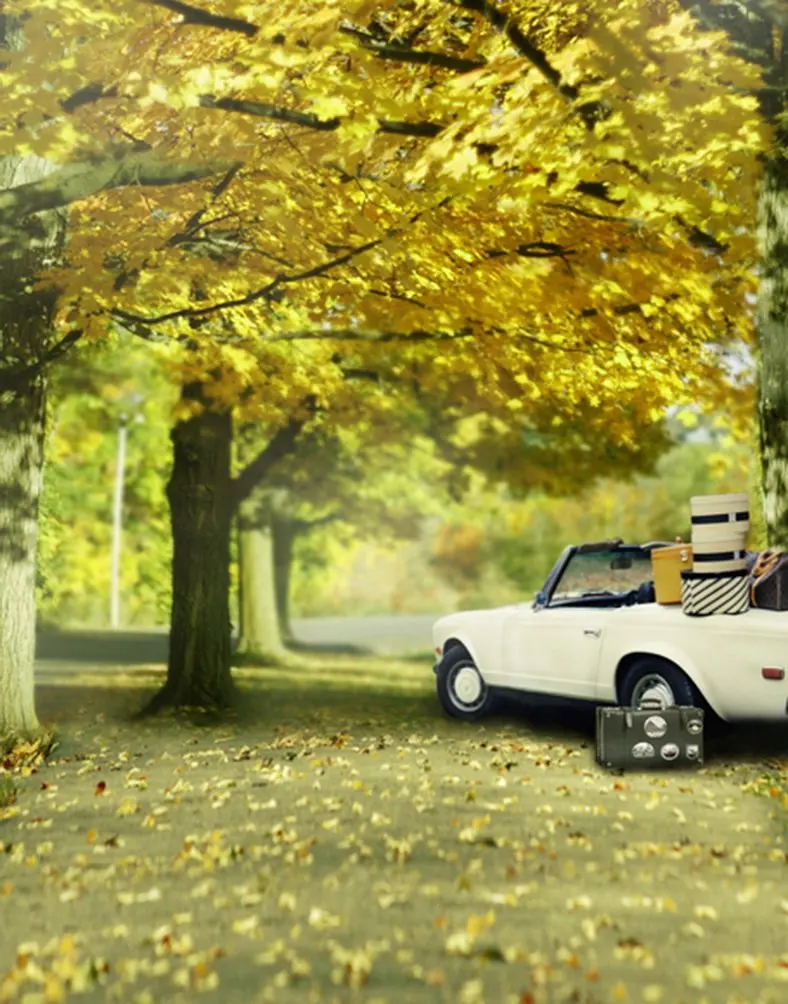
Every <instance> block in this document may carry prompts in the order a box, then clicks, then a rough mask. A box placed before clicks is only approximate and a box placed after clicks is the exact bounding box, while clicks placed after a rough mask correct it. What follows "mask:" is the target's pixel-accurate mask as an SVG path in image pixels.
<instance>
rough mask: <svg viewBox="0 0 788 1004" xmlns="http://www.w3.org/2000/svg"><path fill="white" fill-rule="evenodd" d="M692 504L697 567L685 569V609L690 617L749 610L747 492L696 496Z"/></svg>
mask: <svg viewBox="0 0 788 1004" xmlns="http://www.w3.org/2000/svg"><path fill="white" fill-rule="evenodd" d="M690 508H691V514H692V568H691V569H683V570H682V571H681V608H682V610H683V611H684V613H685V614H688V615H689V616H690V617H708V616H711V615H712V614H743V613H746V612H747V610H749V608H750V583H749V574H748V570H747V534H748V533H749V530H750V511H749V504H748V499H747V495H746V493H744V492H741V493H735V494H730V495H695V496H693V497H692V498H691V499H690Z"/></svg>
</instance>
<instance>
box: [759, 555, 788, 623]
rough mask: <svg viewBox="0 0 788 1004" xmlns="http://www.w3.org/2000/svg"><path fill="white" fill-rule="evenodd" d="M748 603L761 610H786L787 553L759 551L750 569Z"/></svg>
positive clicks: (787, 595)
mask: <svg viewBox="0 0 788 1004" xmlns="http://www.w3.org/2000/svg"><path fill="white" fill-rule="evenodd" d="M750 605H751V606H753V607H759V608H760V609H761V610H788V554H786V553H785V552H783V551H778V550H777V549H776V548H769V549H768V550H767V551H761V553H760V554H759V555H758V557H757V558H756V559H755V564H754V565H753V566H752V570H751V571H750Z"/></svg>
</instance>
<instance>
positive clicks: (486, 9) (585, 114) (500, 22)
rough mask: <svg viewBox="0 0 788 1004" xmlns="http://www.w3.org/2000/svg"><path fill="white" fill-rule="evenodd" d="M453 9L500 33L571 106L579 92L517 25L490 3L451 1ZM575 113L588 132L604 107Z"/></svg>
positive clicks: (486, 0)
mask: <svg viewBox="0 0 788 1004" xmlns="http://www.w3.org/2000/svg"><path fill="white" fill-rule="evenodd" d="M455 2H456V5H457V6H458V7H461V8H462V9H463V10H469V11H473V12H474V13H476V14H479V15H481V17H483V18H484V20H485V21H487V23H488V24H490V25H491V26H492V27H493V28H495V29H496V31H500V32H501V33H502V34H503V35H505V36H506V38H507V39H508V40H509V42H510V43H511V45H512V47H513V48H514V50H515V51H516V52H518V53H519V54H520V55H521V56H522V57H523V58H524V59H527V60H528V62H529V63H530V64H531V65H532V66H533V67H534V68H535V69H537V70H538V71H539V73H541V74H542V76H543V77H544V78H545V80H547V81H548V82H549V83H550V84H551V85H552V86H553V87H554V88H555V89H556V91H557V92H558V93H559V94H560V95H561V97H562V98H565V99H566V100H567V101H570V102H573V103H574V102H575V101H577V99H578V97H579V96H580V90H579V88H577V87H575V86H574V84H567V83H566V82H565V81H564V79H563V77H562V76H561V74H560V73H559V71H558V70H557V69H556V68H555V67H554V66H553V64H552V63H551V62H550V60H549V59H548V58H547V56H546V54H545V53H544V52H543V51H542V50H541V49H540V48H539V47H538V46H537V45H534V43H533V42H532V41H531V39H530V38H528V36H527V35H526V34H525V32H523V31H522V29H521V28H520V27H519V25H518V24H517V23H516V22H515V21H513V20H512V19H511V18H510V17H509V16H508V15H507V14H505V13H504V12H503V11H502V10H501V9H500V8H499V7H496V6H495V5H494V2H493V0H455ZM575 111H576V112H577V113H578V115H579V116H580V117H581V118H582V119H583V122H584V123H585V124H586V126H587V127H588V128H589V129H592V128H593V127H594V124H595V123H596V122H598V121H600V120H601V119H603V118H606V117H607V115H608V109H607V107H606V106H605V105H604V104H603V103H602V102H600V101H589V102H587V103H586V104H583V105H576V106H575Z"/></svg>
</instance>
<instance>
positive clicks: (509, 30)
mask: <svg viewBox="0 0 788 1004" xmlns="http://www.w3.org/2000/svg"><path fill="white" fill-rule="evenodd" d="M6 7H7V10H8V13H9V14H10V15H13V16H17V17H19V18H20V21H21V24H22V32H23V34H24V45H23V46H20V48H19V51H15V52H11V53H9V54H7V56H5V57H4V59H5V60H6V62H7V66H6V67H5V69H4V95H3V106H2V108H1V109H0V155H8V154H16V155H23V156H25V155H36V156H42V157H46V158H49V159H51V160H53V161H56V162H57V163H59V164H61V165H63V166H62V169H61V170H60V171H59V172H55V174H54V175H53V176H51V177H50V178H48V179H47V180H46V183H41V184H39V185H37V186H28V189H27V190H25V191H22V190H16V191H14V190H12V191H11V192H9V193H2V194H0V240H1V241H2V242H3V246H5V247H8V246H12V245H13V238H12V237H10V238H9V236H8V235H9V233H11V234H12V233H13V230H14V227H15V226H18V223H19V220H20V218H21V217H22V216H24V215H25V214H26V213H30V212H35V211H36V209H40V208H42V207H44V206H53V205H60V206H69V207H70V225H71V230H70V241H69V247H68V257H67V260H66V262H65V263H64V265H63V267H61V268H59V269H57V270H55V271H53V272H52V273H51V274H49V275H48V276H47V277H46V279H47V281H53V280H54V281H56V282H57V283H58V284H59V285H60V286H61V288H62V290H63V297H62V311H61V323H62V324H63V325H64V326H66V327H68V326H72V327H73V326H75V325H76V326H82V327H85V328H87V329H88V330H94V331H100V330H104V329H105V328H106V325H107V322H108V321H109V320H110V319H112V318H114V319H115V320H116V321H118V322H120V323H122V324H124V325H125V326H126V327H128V328H129V329H130V330H133V331H135V332H136V333H138V334H143V335H145V336H148V337H149V336H150V335H151V332H156V333H157V335H158V336H159V337H167V338H170V339H175V340H176V341H178V342H179V343H180V344H187V345H188V347H189V350H190V351H189V352H188V353H187V354H186V356H185V357H184V359H183V361H182V366H183V367H184V373H185V375H187V376H198V377H200V378H205V379H209V380H210V379H214V378H212V377H211V374H217V376H216V377H215V379H214V383H215V386H214V388H213V391H214V394H215V396H217V397H218V398H219V399H220V400H222V401H225V402H227V403H236V402H238V401H239V400H240V401H242V402H243V407H244V409H245V410H246V411H247V413H248V414H249V415H250V416H252V417H256V418H259V419H261V420H269V421H272V422H279V421H281V420H282V419H283V417H284V416H286V415H287V414H289V413H290V412H291V411H292V409H293V407H294V405H295V404H296V403H297V402H299V401H301V400H303V398H304V396H305V394H306V393H309V392H310V391H314V390H315V389H317V392H318V394H319V396H320V398H321V399H322V400H323V401H330V402H331V404H332V407H333V408H336V409H338V410H339V411H342V410H343V409H344V410H345V411H347V410H348V409H350V410H351V411H352V408H353V400H354V395H355V394H356V393H357V391H356V387H355V385H353V384H351V383H350V382H349V381H348V380H347V379H346V376H345V371H346V370H347V368H348V366H352V367H354V368H355V369H356V370H359V369H364V368H366V369H369V368H374V369H375V370H376V372H378V373H380V372H382V373H383V375H384V378H385V379H387V380H390V381H396V380H401V379H403V378H404V377H406V376H407V377H408V378H409V379H410V378H411V377H412V376H413V375H414V373H415V374H417V375H418V379H419V381H420V383H421V386H423V387H427V388H441V389H445V388H447V387H449V388H451V391H452V395H453V397H454V399H455V400H463V401H466V402H468V404H469V405H470V406H471V408H473V407H474V406H475V407H483V408H485V409H486V410H491V411H498V412H499V413H500V414H502V415H510V414H511V413H512V412H515V413H517V412H523V413H527V414H532V413H535V414H541V415H542V416H543V418H545V420H546V416H547V415H550V414H555V417H556V421H558V422H561V421H563V418H562V415H564V416H565V415H567V414H572V413H583V414H584V415H586V416H588V420H589V421H590V422H591V423H592V424H593V422H595V421H596V422H598V423H599V426H600V429H602V428H604V429H606V430H610V429H613V434H614V435H619V437H620V438H621V440H622V441H625V440H627V439H628V438H629V437H630V436H631V433H632V429H633V426H634V424H636V423H637V422H642V423H649V422H652V421H655V420H656V419H657V418H658V417H659V416H661V414H662V410H663V408H664V406H665V404H666V403H671V402H674V401H678V400H691V399H699V398H704V399H706V400H710V399H713V398H714V397H715V395H718V396H719V395H720V394H724V395H728V394H729V391H728V389H727V384H726V382H725V381H724V380H723V379H722V377H721V376H720V368H719V365H718V361H717V357H716V356H715V355H714V353H712V352H710V351H709V348H708V346H709V343H716V344H719V343H722V344H729V343H732V342H733V341H735V340H736V339H745V340H748V339H749V331H750V312H749V309H748V305H747V299H746V294H747V292H748V291H749V290H750V288H751V284H752V280H751V277H750V273H751V267H752V262H753V257H754V248H753V243H752V240H751V235H750V227H751V220H752V217H753V204H754V188H755V185H754V181H755V174H756V154H757V152H758V151H759V149H760V148H761V146H762V144H763V142H764V137H763V135H762V133H761V127H760V126H759V120H758V116H757V113H756V102H755V98H754V97H753V91H754V89H756V88H757V86H758V79H757V74H756V72H755V71H754V69H753V68H752V67H750V66H748V65H747V64H746V63H744V62H743V61H742V60H740V59H738V58H736V57H735V56H733V55H732V54H731V52H730V51H729V49H728V47H727V45H726V42H725V38H724V36H722V35H721V34H720V33H713V32H708V31H703V30H701V28H700V27H699V25H698V24H697V23H696V22H695V21H694V20H693V18H692V17H691V16H690V15H689V14H687V13H686V12H684V11H682V9H681V8H680V6H679V4H678V3H677V2H676V0H646V2H644V0H618V2H616V3H614V4H610V3H603V2H602V0H587V2H586V3H582V4H581V3H577V2H571V3H565V4H555V3H550V2H548V0H509V2H503V0H453V2H452V0H333V2H320V3H316V2H314V0H278V2H277V3H276V4H270V3H254V2H246V3H244V2H233V0H194V2H193V3H181V2H176V0H115V2H113V3H112V4H109V3H99V4H97V3H95V2H94V0H9V2H8V3H7V5H6ZM329 339H330V340H329ZM179 365H181V363H179ZM381 406H383V404H382V403H381Z"/></svg>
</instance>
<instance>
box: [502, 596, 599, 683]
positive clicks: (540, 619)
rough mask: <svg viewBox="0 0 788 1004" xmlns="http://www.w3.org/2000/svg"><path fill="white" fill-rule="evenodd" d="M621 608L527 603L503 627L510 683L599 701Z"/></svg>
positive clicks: (506, 674) (505, 656)
mask: <svg viewBox="0 0 788 1004" xmlns="http://www.w3.org/2000/svg"><path fill="white" fill-rule="evenodd" d="M616 612H617V611H616V610H615V609H610V608H588V607H564V608H561V607H553V608H550V607H547V608H546V609H543V610H533V609H532V608H531V607H528V606H525V605H523V606H522V607H518V608H517V609H516V610H515V611H514V612H513V613H512V614H511V616H510V617H509V618H508V619H507V621H506V623H505V624H504V628H503V660H502V661H503V668H504V673H505V676H506V681H507V682H506V686H509V687H512V688H513V689H515V690H525V691H533V692H535V693H543V694H555V695H557V696H561V697H573V698H578V699H584V700H593V699H594V697H595V696H596V683H597V671H598V667H599V659H600V655H601V651H602V640H603V638H604V634H605V628H606V627H607V625H608V622H609V620H610V617H611V616H614V615H615V614H616Z"/></svg>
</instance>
